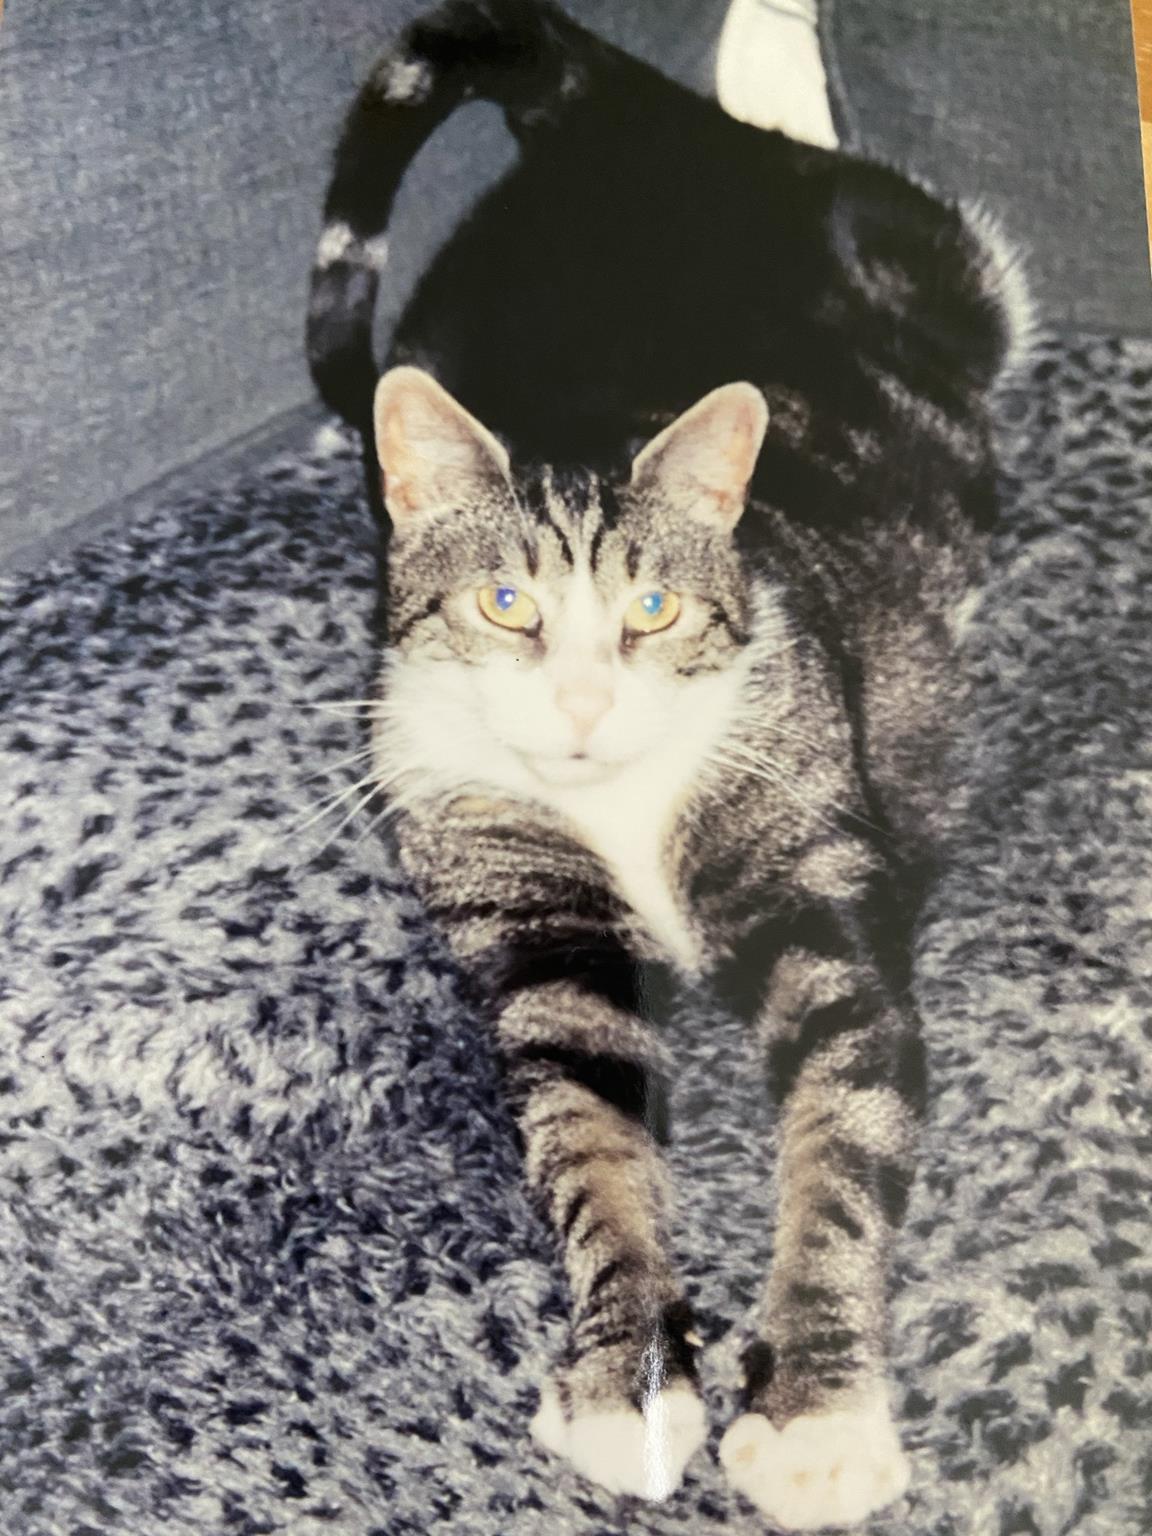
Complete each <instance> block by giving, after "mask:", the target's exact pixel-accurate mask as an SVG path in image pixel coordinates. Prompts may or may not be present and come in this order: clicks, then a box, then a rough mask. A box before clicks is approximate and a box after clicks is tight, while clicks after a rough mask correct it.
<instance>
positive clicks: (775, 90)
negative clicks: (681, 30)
mask: <svg viewBox="0 0 1152 1536" xmlns="http://www.w3.org/2000/svg"><path fill="white" fill-rule="evenodd" d="M716 93H717V95H718V96H719V98H720V105H721V106H722V107H723V108H724V110H725V111H726V112H729V113H731V115H732V116H733V117H738V118H740V119H741V121H742V122H746V123H755V124H756V126H757V127H758V128H780V129H783V131H784V132H785V133H787V134H789V135H790V136H791V137H792V138H794V139H803V140H805V142H807V143H809V144H821V145H824V146H825V147H826V148H829V149H834V148H835V147H836V145H837V143H838V142H839V141H838V139H837V137H836V129H835V127H834V126H833V123H832V110H831V107H830V106H829V104H828V81H827V78H826V76H825V73H824V60H823V58H822V57H821V55H820V39H819V36H818V33H817V30H816V0H732V5H731V6H730V7H729V10H728V15H727V16H726V18H725V20H724V29H723V31H722V32H721V34H720V51H719V57H718V58H717V61H716Z"/></svg>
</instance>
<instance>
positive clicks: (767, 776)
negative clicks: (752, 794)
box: [712, 743, 838, 826]
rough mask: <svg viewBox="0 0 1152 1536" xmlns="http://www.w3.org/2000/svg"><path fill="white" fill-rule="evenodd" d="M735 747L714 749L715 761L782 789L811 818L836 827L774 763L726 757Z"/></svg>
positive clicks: (732, 745)
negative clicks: (816, 818) (811, 816)
mask: <svg viewBox="0 0 1152 1536" xmlns="http://www.w3.org/2000/svg"><path fill="white" fill-rule="evenodd" d="M736 745H737V744H736V743H729V744H728V746H727V747H725V748H723V749H719V748H718V749H715V750H714V752H713V754H712V755H713V757H714V758H715V759H716V760H717V761H719V762H721V763H726V764H727V766H728V767H729V768H735V769H736V770H737V771H738V772H740V771H742V772H744V773H748V774H750V775H751V776H752V777H753V778H754V779H760V780H761V781H762V782H763V783H765V784H774V785H776V786H777V787H778V788H779V789H782V790H783V791H784V793H785V794H786V795H789V796H791V798H792V799H793V800H795V802H796V804H797V805H799V806H802V807H803V809H804V810H806V811H809V812H810V813H811V814H812V815H813V816H817V817H819V819H820V820H821V821H823V822H826V823H827V824H828V825H829V826H835V825H836V823H835V821H834V820H833V818H832V817H831V816H830V815H829V814H828V812H827V811H826V810H825V809H823V808H822V807H820V806H818V805H813V804H812V802H811V801H810V800H808V799H806V798H805V797H804V796H803V795H801V794H800V793H799V792H798V791H797V790H796V788H795V781H794V780H793V779H792V778H791V776H790V775H789V774H787V773H786V772H785V771H784V770H783V769H781V768H779V767H778V766H777V765H776V764H775V763H771V762H769V761H767V760H766V759H762V758H758V757H756V756H755V755H752V754H748V755H743V756H742V755H739V754H737V755H735V756H732V757H729V756H727V755H726V754H727V752H728V751H729V750H730V749H733V748H735V747H736ZM833 809H838V807H835V806H833Z"/></svg>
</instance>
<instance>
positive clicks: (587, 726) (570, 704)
mask: <svg viewBox="0 0 1152 1536" xmlns="http://www.w3.org/2000/svg"><path fill="white" fill-rule="evenodd" d="M556 704H557V706H558V707H559V708H560V709H561V710H562V711H563V712H564V714H566V715H567V716H568V718H569V720H571V722H572V724H573V725H574V726H575V727H576V734H577V735H578V736H579V738H580V739H581V740H582V741H584V740H587V738H588V737H589V736H591V734H592V732H593V731H594V730H595V729H596V727H597V725H598V724H599V722H600V721H601V720H602V719H603V718H604V716H605V715H606V714H607V713H608V711H609V710H610V709H611V708H612V689H611V688H609V687H607V686H606V685H605V684H603V683H591V682H584V683H564V684H562V685H561V686H560V687H559V688H557V690H556Z"/></svg>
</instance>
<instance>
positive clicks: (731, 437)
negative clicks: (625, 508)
mask: <svg viewBox="0 0 1152 1536" xmlns="http://www.w3.org/2000/svg"><path fill="white" fill-rule="evenodd" d="M767 425H768V409H767V407H766V406H765V404H764V397H763V395H762V394H761V393H760V391H759V390H758V389H756V388H755V387H754V386H753V385H751V384H725V385H722V386H721V387H720V388H719V389H714V390H713V391H712V393H711V394H709V395H705V396H704V398H703V400H699V401H697V403H696V404H695V405H694V406H692V407H691V408H690V409H689V410H687V411H685V412H684V414H683V415H682V416H678V417H677V419H676V420H675V421H674V422H673V423H672V424H671V426H668V427H666V428H665V429H664V431H663V432H661V433H660V434H659V435H658V436H657V437H655V438H654V439H653V440H652V442H651V443H649V444H648V446H647V447H646V448H645V449H643V450H642V451H641V453H640V454H639V455H638V456H637V458H636V461H635V463H634V464H633V467H632V483H633V485H645V484H647V485H651V486H653V487H658V488H659V489H660V491H661V492H662V494H663V495H664V496H666V497H667V498H668V499H669V500H670V501H673V502H680V503H681V504H682V505H683V507H684V510H685V511H686V512H688V513H689V514H690V515H691V516H694V517H697V518H701V519H702V520H703V521H705V522H715V523H722V524H725V525H731V524H732V523H734V522H735V521H736V520H737V518H738V517H739V516H740V514H741V512H742V511H743V509H744V498H745V495H746V494H747V490H748V482H749V480H751V478H752V471H753V470H754V469H755V467H756V459H757V456H758V455H759V452H760V445H761V443H762V442H763V440H764V432H765V429H766V428H767Z"/></svg>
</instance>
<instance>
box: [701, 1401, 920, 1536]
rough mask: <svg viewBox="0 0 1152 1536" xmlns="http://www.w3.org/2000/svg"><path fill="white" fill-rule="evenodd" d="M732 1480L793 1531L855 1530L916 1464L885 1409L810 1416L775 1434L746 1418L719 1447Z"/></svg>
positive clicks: (765, 1423)
mask: <svg viewBox="0 0 1152 1536" xmlns="http://www.w3.org/2000/svg"><path fill="white" fill-rule="evenodd" d="M720 1460H721V1462H722V1463H723V1465H724V1470H725V1472H726V1473H727V1474H728V1481H729V1482H730V1483H731V1484H732V1486H733V1487H734V1488H736V1489H738V1490H739V1492H740V1493H742V1494H743V1495H744V1496H745V1498H747V1499H750V1500H751V1501H752V1503H753V1504H755V1505H756V1507H757V1508H758V1509H760V1510H762V1511H763V1513H764V1514H766V1515H767V1516H768V1517H769V1519H771V1520H774V1521H775V1522H776V1523H777V1524H778V1525H781V1526H783V1527H784V1529H785V1530H790V1531H816V1530H819V1529H820V1528H821V1527H822V1526H826V1525H854V1524H855V1523H856V1522H857V1521H859V1520H863V1519H864V1518H865V1517H866V1516H867V1515H871V1514H873V1513H874V1512H875V1511H876V1510H878V1509H883V1508H884V1506H885V1505H886V1504H891V1503H892V1502H893V1501H894V1500H895V1499H898V1498H899V1497H900V1495H901V1494H902V1493H903V1492H904V1490H905V1489H906V1488H907V1486H908V1478H909V1467H908V1461H907V1458H906V1457H905V1455H904V1452H903V1451H902V1450H901V1448H900V1437H899V1435H898V1434H897V1433H896V1429H895V1427H894V1425H893V1423H892V1420H891V1418H890V1417H889V1415H888V1410H887V1407H886V1406H885V1405H877V1406H874V1407H871V1408H866V1409H857V1410H854V1411H844V1412H837V1413H824V1414H804V1415H802V1416H801V1417H799V1418H796V1419H793V1420H792V1421H791V1422H790V1423H788V1424H785V1426H784V1428H783V1429H775V1428H774V1427H773V1425H772V1423H771V1422H770V1421H769V1420H768V1419H767V1418H765V1417H764V1415H763V1414H761V1413H746V1414H743V1415H742V1416H741V1417H740V1418H738V1419H737V1420H736V1421H735V1423H734V1424H732V1425H731V1426H730V1427H729V1429H728V1432H727V1433H726V1434H725V1436H724V1439H723V1440H722V1441H721V1442H720Z"/></svg>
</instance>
